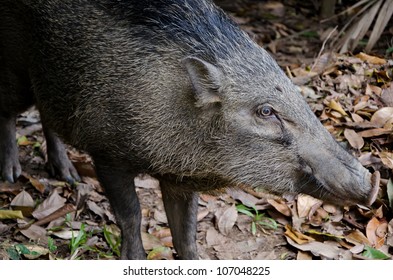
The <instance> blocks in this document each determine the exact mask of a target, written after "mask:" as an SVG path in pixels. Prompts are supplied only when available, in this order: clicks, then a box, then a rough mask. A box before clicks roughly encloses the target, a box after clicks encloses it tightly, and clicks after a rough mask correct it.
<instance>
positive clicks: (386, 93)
mask: <svg viewBox="0 0 393 280" xmlns="http://www.w3.org/2000/svg"><path fill="white" fill-rule="evenodd" d="M381 100H382V102H383V103H384V104H385V105H386V106H389V107H393V82H392V83H390V86H389V87H387V88H385V89H383V90H382V94H381Z"/></svg>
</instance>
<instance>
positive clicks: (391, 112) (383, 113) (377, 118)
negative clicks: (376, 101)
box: [370, 107, 393, 127]
mask: <svg viewBox="0 0 393 280" xmlns="http://www.w3.org/2000/svg"><path fill="white" fill-rule="evenodd" d="M370 122H371V123H373V124H375V125H376V126H377V127H384V126H385V124H386V123H387V122H389V123H392V122H393V107H384V108H381V109H379V110H378V111H376V112H375V113H374V115H373V116H372V117H371V120H370Z"/></svg>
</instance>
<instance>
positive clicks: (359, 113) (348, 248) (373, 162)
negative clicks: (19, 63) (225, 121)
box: [0, 2, 393, 259]
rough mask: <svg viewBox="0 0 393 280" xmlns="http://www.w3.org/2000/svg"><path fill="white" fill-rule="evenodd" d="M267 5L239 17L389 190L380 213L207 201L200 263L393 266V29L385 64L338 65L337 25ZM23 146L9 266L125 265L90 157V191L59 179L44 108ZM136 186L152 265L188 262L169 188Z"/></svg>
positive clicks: (10, 189)
mask: <svg viewBox="0 0 393 280" xmlns="http://www.w3.org/2000/svg"><path fill="white" fill-rule="evenodd" d="M265 5H266V3H265V2H261V3H253V4H252V5H248V6H245V7H237V8H236V9H237V10H235V12H234V11H233V9H232V10H231V11H232V13H231V15H232V16H233V17H234V18H235V20H236V21H237V22H238V23H239V24H240V25H241V27H242V28H243V29H244V30H246V31H247V32H248V33H249V34H250V35H251V36H252V37H253V38H254V39H255V40H256V41H257V42H258V43H260V44H261V45H263V46H264V47H265V48H266V49H267V50H268V51H269V52H270V53H271V54H272V55H273V56H274V57H275V58H276V59H277V61H278V63H279V65H280V66H281V67H282V68H283V69H284V71H285V72H286V73H287V75H289V76H290V78H291V79H292V80H293V82H294V83H295V84H296V85H297V86H299V89H300V90H301V92H302V94H303V95H304V97H305V98H306V100H307V102H308V103H309V105H310V106H311V108H312V109H313V111H314V112H315V114H316V115H317V116H318V117H319V118H320V120H321V122H322V123H323V125H324V126H325V127H326V128H327V129H328V130H329V131H330V132H331V133H332V135H334V137H335V138H336V139H337V140H338V141H339V142H341V143H342V144H343V145H344V146H346V148H347V149H348V150H349V151H350V152H351V153H352V154H353V155H354V156H355V157H357V158H358V159H359V161H360V162H361V163H362V164H363V165H364V166H365V167H367V168H368V169H369V170H370V171H371V172H373V173H374V172H375V174H377V176H376V181H375V184H377V185H379V187H380V191H379V194H378V198H377V200H376V202H375V203H374V204H373V205H372V207H370V208H368V207H364V206H353V207H338V206H334V205H331V204H326V203H323V202H322V201H319V200H317V199H315V198H312V197H310V196H307V195H298V196H295V197H294V196H289V195H288V196H284V198H277V197H273V196H269V195H267V194H264V193H262V192H259V190H248V189H244V190H236V189H231V188H228V190H227V192H226V193H223V194H221V195H219V196H212V195H207V194H201V195H200V200H199V211H198V232H197V237H198V250H199V255H200V258H201V259H392V255H393V249H392V248H393V219H392V217H393V212H392V206H393V183H392V170H393V148H392V147H393V133H392V131H393V78H392V77H393V56H392V53H389V52H386V50H387V49H389V47H390V48H391V47H392V46H391V45H389V44H392V42H389V41H388V39H386V38H389V36H390V38H391V37H392V34H393V30H392V29H391V30H387V31H386V32H387V33H386V35H387V36H385V37H383V38H382V39H381V41H382V42H381V44H379V45H378V46H377V47H376V51H375V53H372V54H364V53H361V52H355V53H354V54H337V53H335V52H328V49H327V45H328V44H326V45H325V46H324V47H323V45H324V42H325V40H326V38H327V36H328V34H330V32H331V30H332V28H333V27H332V26H331V25H332V24H330V25H329V24H324V25H322V24H319V22H318V17H317V16H316V15H314V12H313V10H312V9H311V8H310V7H308V8H307V7H305V8H302V9H300V10H299V9H295V8H293V7H290V6H283V5H281V4H275V5H271V6H268V7H266V6H265ZM267 10H268V11H269V13H267V12H266V11H267ZM288 102H291V101H290V100H288ZM17 139H18V144H19V148H20V161H21V164H22V168H23V171H24V172H23V175H22V176H21V177H20V178H19V180H18V181H17V182H16V183H15V184H9V183H5V182H0V259H36V258H39V259H117V258H118V252H119V229H118V228H117V226H116V225H115V219H114V216H113V214H112V212H111V210H110V206H109V203H108V200H107V199H106V197H105V191H104V190H103V189H102V188H101V186H100V185H99V183H98V181H97V179H96V178H95V173H94V167H93V163H92V162H91V160H90V158H89V157H88V156H87V155H86V154H84V153H83V152H79V151H76V150H74V149H73V148H70V149H69V156H70V159H71V160H72V161H73V163H74V165H75V166H76V168H77V170H78V171H79V173H80V175H81V176H82V182H81V183H79V184H77V185H73V186H70V185H68V184H67V183H65V182H63V181H59V180H57V179H54V178H51V177H50V176H49V174H48V173H47V171H46V169H45V141H44V138H43V135H42V127H41V125H40V120H39V116H38V113H37V112H36V111H35V110H34V109H32V110H30V111H28V112H26V113H24V114H22V115H21V116H19V118H18V128H17ZM326 172H329V170H326ZM136 185H137V193H138V196H139V199H140V202H141V207H142V216H143V220H142V236H143V243H144V247H145V249H146V252H147V253H148V258H149V259H173V258H176V254H175V251H174V249H173V244H172V239H171V236H170V231H169V229H168V225H167V220H166V217H165V212H164V210H163V204H162V201H161V193H160V190H159V183H158V181H157V180H155V179H154V178H152V177H150V176H148V175H141V176H139V177H138V178H136ZM4 210H6V211H4ZM18 210H21V211H22V213H23V217H22V216H20V212H18Z"/></svg>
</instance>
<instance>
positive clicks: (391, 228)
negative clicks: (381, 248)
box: [386, 219, 393, 247]
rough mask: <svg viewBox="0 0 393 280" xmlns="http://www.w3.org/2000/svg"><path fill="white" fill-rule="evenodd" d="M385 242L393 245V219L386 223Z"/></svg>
mask: <svg viewBox="0 0 393 280" xmlns="http://www.w3.org/2000/svg"><path fill="white" fill-rule="evenodd" d="M386 244H387V245H389V246H390V247H393V219H391V220H390V222H389V224H388V234H387V240H386Z"/></svg>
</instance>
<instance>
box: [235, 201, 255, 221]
mask: <svg viewBox="0 0 393 280" xmlns="http://www.w3.org/2000/svg"><path fill="white" fill-rule="evenodd" d="M236 210H237V211H238V212H239V213H242V214H245V215H247V216H249V217H251V218H253V219H254V217H255V214H253V213H252V212H251V209H250V208H248V207H247V206H245V205H243V204H238V205H236Z"/></svg>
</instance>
